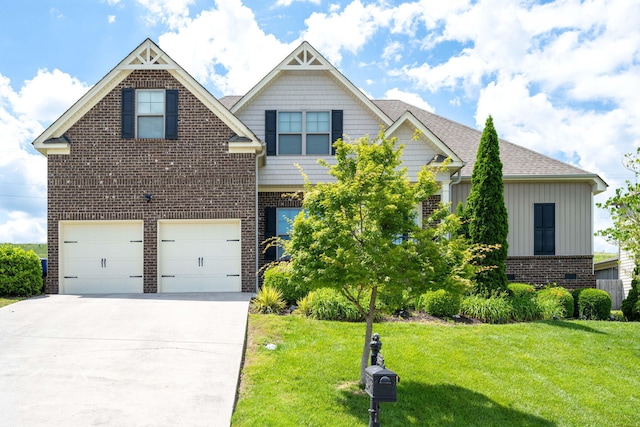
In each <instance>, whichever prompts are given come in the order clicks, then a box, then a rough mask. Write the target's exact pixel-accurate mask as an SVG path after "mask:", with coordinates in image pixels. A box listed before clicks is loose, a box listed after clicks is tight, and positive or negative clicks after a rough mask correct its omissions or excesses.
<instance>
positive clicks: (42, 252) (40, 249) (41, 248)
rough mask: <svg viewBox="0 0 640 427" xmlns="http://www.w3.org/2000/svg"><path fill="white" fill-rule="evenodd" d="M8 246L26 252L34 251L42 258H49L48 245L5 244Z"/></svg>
mask: <svg viewBox="0 0 640 427" xmlns="http://www.w3.org/2000/svg"><path fill="white" fill-rule="evenodd" d="M3 244H6V245H12V246H17V247H19V248H22V249H24V250H25V251H33V252H35V253H36V255H38V256H39V257H40V258H46V257H47V244H46V243H3Z"/></svg>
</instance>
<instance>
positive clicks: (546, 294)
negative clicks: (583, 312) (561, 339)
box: [537, 286, 574, 318]
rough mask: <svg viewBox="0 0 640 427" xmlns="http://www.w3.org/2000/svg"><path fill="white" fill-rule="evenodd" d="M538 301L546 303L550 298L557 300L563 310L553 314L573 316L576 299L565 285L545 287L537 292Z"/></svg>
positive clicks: (566, 316)
mask: <svg viewBox="0 0 640 427" xmlns="http://www.w3.org/2000/svg"><path fill="white" fill-rule="evenodd" d="M537 297H538V302H540V303H541V304H545V303H546V302H547V301H548V300H553V301H557V302H558V304H559V305H560V308H561V309H562V312H558V313H554V314H553V315H555V316H557V317H563V318H571V317H573V312H574V301H573V296H571V293H570V292H569V291H568V290H566V289H565V288H563V287H560V286H556V287H551V288H544V289H542V290H540V291H538V293H537Z"/></svg>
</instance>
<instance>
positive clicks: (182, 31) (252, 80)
mask: <svg viewBox="0 0 640 427" xmlns="http://www.w3.org/2000/svg"><path fill="white" fill-rule="evenodd" d="M216 6H217V7H216V8H212V9H209V10H205V11H203V12H201V13H200V14H199V15H198V16H197V17H196V18H193V19H191V18H189V19H187V20H185V21H184V22H183V24H182V25H181V26H179V27H178V28H176V29H175V31H173V32H168V33H165V34H163V35H161V36H160V38H159V43H160V46H161V47H162V48H163V49H164V50H165V51H166V52H167V53H168V54H169V55H170V56H171V57H172V58H173V59H174V60H176V61H177V62H178V63H179V64H180V65H182V66H183V67H184V68H185V69H186V70H187V71H188V72H189V73H191V74H192V75H193V76H194V77H195V78H196V79H197V80H198V81H200V82H203V83H206V82H211V83H213V84H214V85H215V86H216V87H217V88H218V90H219V91H220V92H221V94H223V95H236V94H244V93H246V92H247V91H248V90H249V89H251V87H253V86H254V85H255V84H257V83H258V81H259V80H260V79H261V78H262V77H264V75H265V73H266V72H267V71H268V70H270V69H272V68H273V67H275V66H276V65H277V64H278V62H279V61H281V60H282V59H283V58H284V57H285V56H286V55H288V54H289V53H291V51H292V50H293V49H294V48H295V47H296V46H297V45H298V44H299V43H300V41H294V42H293V43H291V44H286V43H282V42H280V41H278V40H277V39H276V38H275V37H274V36H273V35H268V34H265V33H264V32H263V31H262V29H260V27H259V26H258V24H257V22H256V19H255V16H254V14H253V12H252V11H251V9H249V8H247V7H246V6H243V5H242V3H241V1H240V0H225V1H217V2H216ZM240 29H241V30H240Z"/></svg>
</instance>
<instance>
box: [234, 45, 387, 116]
mask: <svg viewBox="0 0 640 427" xmlns="http://www.w3.org/2000/svg"><path fill="white" fill-rule="evenodd" d="M287 71H323V72H325V73H327V74H328V75H329V76H331V78H333V79H334V80H335V81H337V82H338V83H339V84H340V86H341V87H342V88H343V89H344V90H345V91H347V92H349V93H350V94H351V96H353V97H354V98H355V99H356V100H357V101H358V102H359V103H360V104H361V105H362V106H363V107H365V109H367V110H368V111H370V112H371V113H372V114H373V115H374V116H375V117H377V118H378V119H379V121H380V123H384V124H385V126H390V125H391V124H392V120H391V119H390V118H389V117H388V116H387V115H386V114H384V112H383V111H382V110H381V109H380V108H379V107H378V106H377V105H376V104H375V103H374V102H373V101H372V100H371V99H369V98H368V97H367V96H366V95H364V94H363V93H362V91H360V90H359V89H358V88H357V87H356V86H355V85H354V84H353V83H351V82H350V81H349V80H348V79H347V78H346V77H345V76H344V75H343V74H342V73H341V72H339V71H338V70H337V69H336V68H335V67H334V66H333V65H332V64H331V63H330V62H329V61H327V60H326V59H325V58H324V57H323V56H322V55H321V54H320V53H318V51H317V50H315V49H314V48H313V47H312V46H311V45H310V44H309V43H308V42H306V41H305V42H302V44H301V45H300V46H298V47H297V48H296V49H295V50H294V51H293V52H291V54H289V56H287V57H286V58H285V59H284V60H283V61H282V62H280V64H278V65H277V66H276V67H275V68H274V69H273V70H271V72H270V73H269V74H267V75H266V76H265V77H264V78H263V79H262V80H260V82H258V84H257V85H255V86H254V87H253V88H252V89H251V90H250V91H249V92H248V93H247V94H246V95H244V96H243V97H242V98H240V99H239V100H238V101H237V102H235V103H234V104H233V106H231V108H230V110H231V112H233V113H234V114H237V113H238V112H239V111H241V110H242V109H243V108H244V107H245V106H246V105H248V104H250V103H251V102H252V101H253V100H254V99H255V98H256V97H257V96H258V95H259V94H260V93H261V92H262V91H263V90H264V89H265V88H267V87H268V86H269V85H270V84H272V83H273V82H274V81H275V80H277V79H278V78H279V77H280V76H281V75H282V74H283V73H285V72H287ZM229 98H230V99H231V98H235V97H229ZM234 101H235V99H234Z"/></svg>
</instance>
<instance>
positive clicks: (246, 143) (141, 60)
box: [33, 39, 262, 155]
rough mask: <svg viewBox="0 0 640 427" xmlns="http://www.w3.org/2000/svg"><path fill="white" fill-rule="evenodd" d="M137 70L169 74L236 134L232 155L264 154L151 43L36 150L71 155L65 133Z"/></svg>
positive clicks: (241, 126)
mask: <svg viewBox="0 0 640 427" xmlns="http://www.w3.org/2000/svg"><path fill="white" fill-rule="evenodd" d="M134 70H166V71H168V72H169V73H170V74H171V75H172V76H173V77H174V78H175V79H176V80H178V81H179V82H180V83H181V84H182V85H183V86H184V87H186V88H187V89H188V90H189V91H190V92H191V93H192V94H193V95H194V96H195V97H196V98H198V99H199V100H200V101H201V102H202V103H203V104H204V105H206V106H207V107H208V108H209V109H210V110H211V111H212V112H213V113H214V114H215V115H216V116H218V117H219V118H220V119H221V120H222V121H223V122H224V123H225V124H226V125H227V126H228V127H229V128H230V129H231V130H232V132H234V133H235V135H230V140H229V151H230V152H260V151H262V144H261V142H260V140H259V139H258V138H257V137H256V136H255V135H254V134H253V132H252V131H251V130H250V129H249V128H248V127H247V126H246V125H245V124H244V123H243V122H242V121H240V120H239V119H238V118H237V117H236V116H235V115H233V114H232V113H231V112H230V111H229V110H228V109H227V108H226V107H225V106H224V105H223V104H221V103H220V102H219V101H218V100H217V99H216V98H215V97H214V96H213V95H211V93H209V91H207V90H206V89H205V88H204V87H203V86H202V85H201V84H200V83H198V82H197V81H196V80H195V79H194V78H193V77H191V75H190V74H189V73H187V72H186V71H185V70H184V69H183V68H182V67H180V66H179V65H178V64H177V63H176V62H175V61H174V60H173V59H171V58H170V57H169V55H167V54H166V53H165V52H164V51H162V49H160V48H159V47H158V46H157V45H156V44H155V43H154V42H153V41H151V40H150V39H146V40H145V41H144V42H142V44H140V45H139V46H138V47H137V48H136V49H134V50H133V52H131V53H130V54H129V55H128V56H127V57H126V58H125V59H124V60H122V62H120V63H119V64H118V65H117V66H116V67H115V68H114V69H113V70H111V71H110V72H109V74H107V75H106V76H105V77H103V78H102V79H101V80H100V81H99V82H98V83H97V84H96V85H95V86H93V87H92V88H91V89H89V91H88V92H87V93H86V94H84V95H83V96H82V98H80V99H79V100H78V101H77V102H76V103H75V104H74V105H73V106H72V107H71V108H69V109H68V110H67V111H66V112H65V113H64V114H63V115H62V116H60V117H59V118H58V119H57V120H56V121H55V122H53V124H51V126H49V127H48V128H47V129H46V130H45V131H44V132H43V133H42V134H41V135H40V136H38V137H37V138H36V140H35V141H34V142H33V145H34V147H35V148H36V149H37V150H38V151H40V152H41V153H42V154H44V155H47V154H54V153H55V154H65V153H67V154H68V153H69V141H68V139H66V138H64V133H65V132H66V131H67V130H69V128H71V127H72V126H73V125H74V124H75V123H76V122H77V121H78V120H80V119H81V118H82V117H83V116H84V115H85V114H86V113H87V112H88V111H89V110H90V109H91V108H93V107H94V106H95V105H96V104H97V103H98V102H100V100H101V99H102V98H103V97H104V96H105V95H106V94H107V93H109V92H110V91H111V90H113V89H114V88H115V87H116V86H117V85H118V84H120V82H122V81H123V80H124V79H125V78H127V76H128V75H129V74H131V73H132V72H133V71H134Z"/></svg>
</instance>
